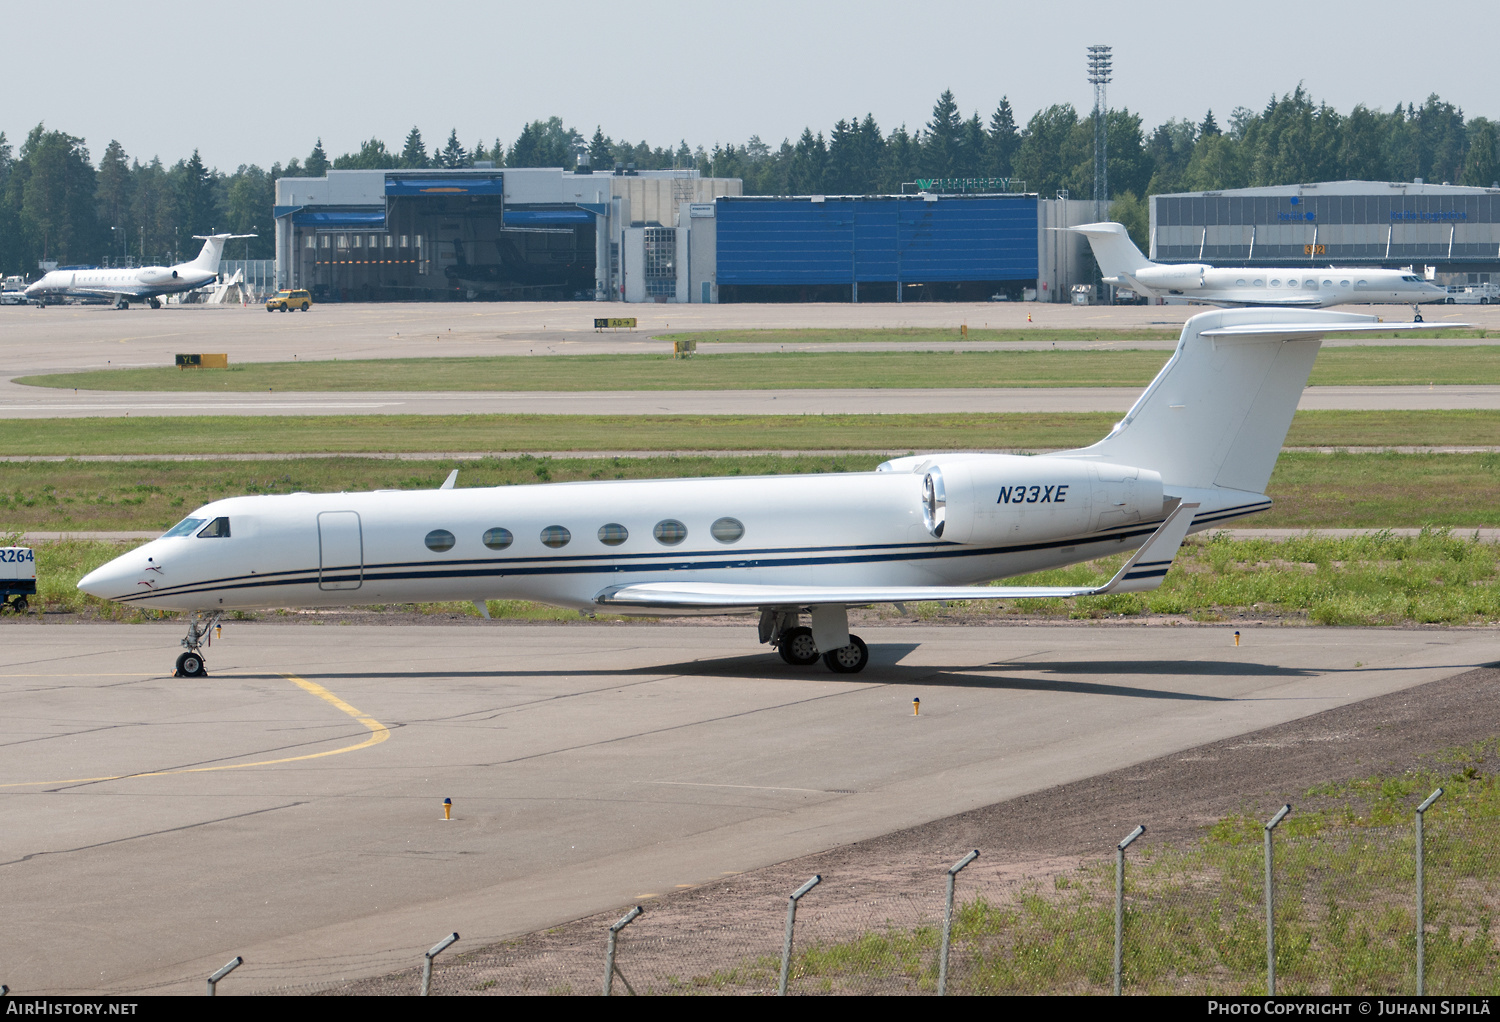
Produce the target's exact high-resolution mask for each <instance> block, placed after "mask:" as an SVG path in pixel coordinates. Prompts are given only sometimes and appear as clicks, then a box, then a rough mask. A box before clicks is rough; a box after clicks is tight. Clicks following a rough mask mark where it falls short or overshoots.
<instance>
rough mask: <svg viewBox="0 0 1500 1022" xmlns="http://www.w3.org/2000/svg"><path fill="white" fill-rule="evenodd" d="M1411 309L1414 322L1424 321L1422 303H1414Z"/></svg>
mask: <svg viewBox="0 0 1500 1022" xmlns="http://www.w3.org/2000/svg"><path fill="white" fill-rule="evenodd" d="M1411 311H1412V322H1413V323H1420V322H1422V307H1421V306H1420V305H1413V306H1412V307H1411Z"/></svg>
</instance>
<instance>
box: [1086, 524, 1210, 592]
mask: <svg viewBox="0 0 1500 1022" xmlns="http://www.w3.org/2000/svg"><path fill="white" fill-rule="evenodd" d="M1198 507H1199V505H1197V504H1178V505H1177V508H1176V509H1175V510H1174V511H1173V512H1172V513H1171V514H1169V515H1167V520H1166V521H1164V522H1162V523H1161V525H1160V526H1158V527H1157V530H1156V531H1155V532H1153V533H1152V534H1151V538H1150V539H1148V540H1146V542H1145V543H1143V544H1142V545H1141V548H1140V549H1139V550H1137V551H1136V552H1135V555H1134V556H1133V557H1131V558H1130V560H1128V561H1126V562H1125V563H1124V565H1122V566H1121V568H1120V570H1119V571H1117V572H1115V577H1114V578H1112V579H1110V580H1109V581H1108V582H1106V583H1105V584H1104V585H1103V586H1101V587H1100V588H1098V589H1096V590H1094V592H1093V594H1092V595H1094V596H1103V595H1104V594H1106V593H1147V592H1150V591H1151V590H1153V589H1155V588H1157V587H1158V586H1160V585H1161V580H1162V578H1163V577H1164V576H1165V575H1166V574H1167V569H1168V568H1170V567H1171V566H1172V561H1173V560H1175V559H1176V557H1177V551H1178V549H1180V548H1181V546H1182V541H1183V539H1184V538H1186V536H1187V531H1188V529H1189V528H1191V527H1192V524H1193V512H1195V511H1197V510H1198Z"/></svg>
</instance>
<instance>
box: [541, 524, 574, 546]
mask: <svg viewBox="0 0 1500 1022" xmlns="http://www.w3.org/2000/svg"><path fill="white" fill-rule="evenodd" d="M572 538H573V534H572V533H571V532H569V531H568V530H567V529H564V528H563V527H562V526H561V525H549V526H547V527H546V528H545V529H543V530H542V546H550V547H551V548H552V549H554V550H556V549H558V548H559V547H565V546H567V545H568V541H569V540H571V539H572Z"/></svg>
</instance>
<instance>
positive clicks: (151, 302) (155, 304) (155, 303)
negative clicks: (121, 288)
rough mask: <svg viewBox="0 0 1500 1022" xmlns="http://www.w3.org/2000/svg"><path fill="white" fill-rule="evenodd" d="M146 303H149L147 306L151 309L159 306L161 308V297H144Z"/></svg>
mask: <svg viewBox="0 0 1500 1022" xmlns="http://www.w3.org/2000/svg"><path fill="white" fill-rule="evenodd" d="M146 304H147V305H149V306H151V307H152V308H153V309H159V308H161V299H160V298H147V299H146Z"/></svg>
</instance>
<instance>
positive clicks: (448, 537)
mask: <svg viewBox="0 0 1500 1022" xmlns="http://www.w3.org/2000/svg"><path fill="white" fill-rule="evenodd" d="M426 542H427V549H428V550H436V551H437V552H438V553H442V552H443V551H444V550H452V549H453V544H454V543H457V542H458V540H456V539H454V538H453V533H451V532H449V531H448V530H447V529H433V530H432V531H431V532H429V533H428V534H427V540H426Z"/></svg>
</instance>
